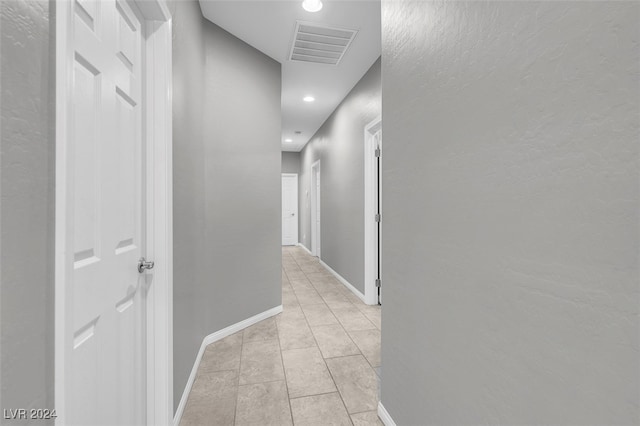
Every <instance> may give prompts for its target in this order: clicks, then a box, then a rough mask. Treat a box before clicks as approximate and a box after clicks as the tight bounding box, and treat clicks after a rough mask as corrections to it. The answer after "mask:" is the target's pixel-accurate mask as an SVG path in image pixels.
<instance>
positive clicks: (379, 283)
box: [376, 278, 382, 287]
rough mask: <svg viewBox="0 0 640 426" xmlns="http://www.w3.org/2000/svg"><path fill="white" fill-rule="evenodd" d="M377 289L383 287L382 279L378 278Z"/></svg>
mask: <svg viewBox="0 0 640 426" xmlns="http://www.w3.org/2000/svg"><path fill="white" fill-rule="evenodd" d="M376 287H382V280H381V279H380V278H376Z"/></svg>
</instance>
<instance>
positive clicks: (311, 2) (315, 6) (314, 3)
mask: <svg viewBox="0 0 640 426" xmlns="http://www.w3.org/2000/svg"><path fill="white" fill-rule="evenodd" d="M302 8H303V9H304V10H306V11H307V12H318V11H319V10H320V9H322V1H321V0H304V1H303V2H302Z"/></svg>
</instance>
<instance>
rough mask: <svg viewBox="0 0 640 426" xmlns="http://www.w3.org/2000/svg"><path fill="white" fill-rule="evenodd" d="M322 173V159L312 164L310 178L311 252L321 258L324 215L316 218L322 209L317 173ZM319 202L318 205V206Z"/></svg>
mask: <svg viewBox="0 0 640 426" xmlns="http://www.w3.org/2000/svg"><path fill="white" fill-rule="evenodd" d="M319 174H320V175H321V172H320V160H318V161H316V162H315V163H313V164H312V165H311V179H310V183H309V186H310V189H311V191H310V192H311V206H310V208H311V215H310V218H311V254H312V255H314V256H317V257H318V259H321V257H320V254H321V251H322V250H321V249H320V248H321V244H322V240H321V239H320V225H321V222H322V216H320V220H319V221H318V220H317V218H316V212H317V211H318V210H321V206H322V205H321V203H320V194H321V193H322V187H321V188H320V191H318V186H317V183H316V177H317V175H319ZM321 176H322V175H321ZM320 185H322V177H321V178H320ZM316 203H317V207H316Z"/></svg>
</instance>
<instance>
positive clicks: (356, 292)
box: [318, 259, 366, 304]
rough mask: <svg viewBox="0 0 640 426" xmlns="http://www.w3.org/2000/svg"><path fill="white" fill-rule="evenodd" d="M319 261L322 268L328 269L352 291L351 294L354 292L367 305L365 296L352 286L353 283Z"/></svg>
mask: <svg viewBox="0 0 640 426" xmlns="http://www.w3.org/2000/svg"><path fill="white" fill-rule="evenodd" d="M318 260H319V261H320V264H321V265H322V266H324V267H325V268H327V269H328V270H329V272H331V273H332V274H333V275H334V276H335V277H336V278H337V279H338V281H340V282H341V283H342V284H344V286H345V287H346V288H348V289H349V290H351V292H352V293H353V294H355V295H356V296H358V298H359V299H360V300H362V303H365V304H366V302H365V301H364V294H362V293H360V290H358V289H357V288H355V287H354V286H353V285H351V283H350V282H349V281H347V280H345V279H344V278H343V277H342V275H340V274H339V273H337V272H336V271H334V270H333V269H332V268H331V266H329V265H327V264H326V263H324V262H323V261H322V259H318Z"/></svg>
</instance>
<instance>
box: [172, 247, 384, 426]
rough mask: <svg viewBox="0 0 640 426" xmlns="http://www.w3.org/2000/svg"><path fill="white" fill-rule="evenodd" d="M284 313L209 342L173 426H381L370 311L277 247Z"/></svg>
mask: <svg viewBox="0 0 640 426" xmlns="http://www.w3.org/2000/svg"><path fill="white" fill-rule="evenodd" d="M282 267H283V270H282V304H283V309H284V310H283V312H282V313H281V314H279V315H277V316H276V317H274V318H269V319H267V320H264V321H261V322H259V323H257V324H255V325H253V326H251V327H249V328H247V329H245V330H243V331H241V332H238V333H236V334H233V335H231V336H229V337H226V338H224V339H222V340H220V341H218V342H215V343H213V344H211V345H209V346H208V347H207V349H206V351H205V353H204V356H203V358H202V361H201V363H200V366H199V368H198V373H197V376H196V380H195V382H194V385H193V388H192V389H191V393H190V394H189V400H188V402H187V406H186V408H185V411H184V414H183V416H182V421H181V423H180V424H181V425H183V426H187V425H205V424H207V425H231V424H235V425H248V424H255V425H257V424H260V425H266V424H273V425H285V424H296V425H320V424H322V425H330V424H331V425H351V424H353V425H356V426H357V425H381V424H382V423H381V422H380V420H379V419H378V417H377V414H376V409H377V405H378V400H379V382H380V324H381V311H380V307H379V306H368V305H365V304H364V303H363V302H362V301H361V300H360V299H358V298H357V297H356V296H355V295H354V294H353V293H351V291H349V290H348V289H347V288H346V287H345V286H344V285H342V284H341V283H340V282H338V281H337V280H336V279H335V278H334V277H333V276H332V275H331V274H330V273H329V272H328V271H327V270H326V269H325V268H324V267H323V266H322V265H321V264H320V263H319V262H318V259H317V258H315V257H312V256H311V255H309V254H308V252H306V251H305V250H304V249H302V248H300V247H283V249H282Z"/></svg>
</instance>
